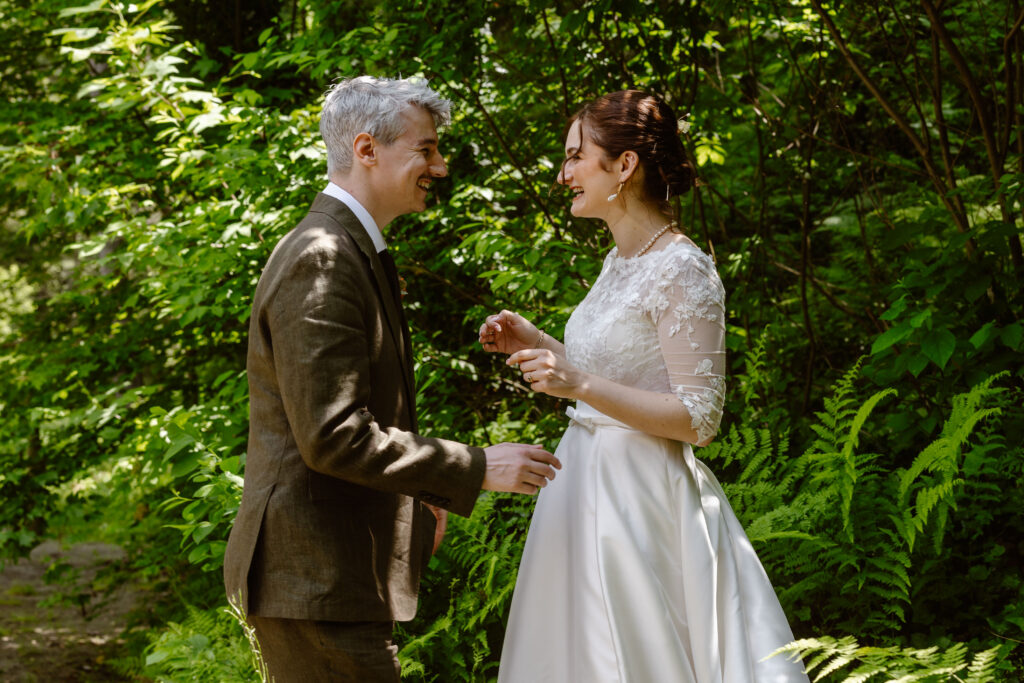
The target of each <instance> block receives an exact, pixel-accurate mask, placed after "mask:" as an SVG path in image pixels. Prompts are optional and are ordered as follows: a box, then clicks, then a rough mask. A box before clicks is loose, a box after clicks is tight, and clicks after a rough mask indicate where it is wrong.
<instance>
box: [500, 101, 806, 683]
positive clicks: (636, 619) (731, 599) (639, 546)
mask: <svg viewBox="0 0 1024 683" xmlns="http://www.w3.org/2000/svg"><path fill="white" fill-rule="evenodd" d="M570 123H571V125H570V127H569V129H568V133H567V135H566V140H565V157H566V158H565V161H564V163H563V165H562V170H561V172H560V173H559V175H558V182H559V183H561V184H563V185H566V186H568V187H569V189H570V190H571V192H572V213H573V215H574V216H581V217H589V218H597V219H600V220H602V221H604V222H605V223H606V224H607V225H608V229H609V230H610V231H611V233H612V236H613V238H614V240H615V247H614V248H613V249H612V250H611V252H610V253H609V254H608V256H607V258H606V259H605V261H604V266H603V268H602V270H601V274H600V276H599V277H598V278H597V281H596V282H595V283H594V285H593V287H592V288H591V289H590V292H589V293H588V294H587V296H586V298H584V300H583V301H582V302H581V303H580V304H579V306H578V307H577V308H576V310H575V311H574V312H573V314H572V316H571V317H570V318H569V322H568V324H567V325H566V328H565V340H566V341H565V345H564V346H563V344H562V343H560V342H559V341H557V340H556V339H553V338H552V337H550V336H549V335H547V334H546V333H545V332H543V331H541V330H539V329H537V327H536V326H534V325H533V324H532V323H530V322H529V321H527V320H526V319H525V318H523V317H522V316H520V315H518V314H515V313H512V312H509V311H502V312H500V313H498V314H496V315H492V316H489V317H488V318H487V320H486V321H485V322H484V324H483V325H482V326H481V328H480V341H481V343H482V344H483V346H484V348H485V349H486V350H488V351H494V352H500V353H506V354H510V355H509V357H508V360H507V362H508V364H509V365H513V366H518V368H519V371H520V372H521V373H522V375H523V378H524V379H525V381H526V382H528V383H529V384H530V387H531V388H532V389H533V390H534V391H540V392H544V393H546V394H550V395H552V396H558V397H561V398H567V399H574V400H575V401H576V405H575V407H574V408H569V409H568V411H567V413H568V415H569V418H570V423H569V427H568V429H567V430H566V432H565V434H564V436H563V437H562V440H561V443H560V444H559V446H558V451H557V453H556V455H557V456H558V458H560V459H561V461H562V463H563V468H564V469H563V471H562V475H561V476H559V477H558V478H557V479H556V480H554V481H552V482H551V483H550V484H549V485H548V486H547V487H546V488H545V489H544V491H543V492H542V493H541V494H540V496H539V498H538V500H537V507H536V512H535V513H534V517H533V520H532V523H531V526H530V531H529V535H528V537H527V541H526V548H525V550H524V553H523V560H522V564H521V565H520V568H519V578H518V581H517V583H516V589H515V596H514V598H513V600H512V611H511V615H510V617H509V623H508V630H507V631H506V634H505V645H504V648H503V651H502V657H501V667H500V669H499V681H501V682H502V683H545V682H548V683H600V682H604V681H608V682H611V681H621V682H623V683H627V682H629V683H686V682H694V683H712V682H718V681H729V682H733V681H736V682H739V681H773V682H774V681H778V682H783V681H787V682H788V681H806V680H807V677H806V676H805V675H804V673H803V667H802V666H801V665H800V663H799V662H792V661H788V660H786V659H785V658H784V657H783V656H781V655H780V656H776V657H772V658H768V659H766V657H767V656H768V655H769V654H770V653H771V652H773V651H774V650H775V649H776V648H778V647H780V646H782V645H784V644H785V643H787V642H789V641H791V640H792V639H793V635H792V632H791V631H790V628H789V625H788V623H787V621H786V617H785V614H783V611H782V608H781V606H780V605H779V601H778V599H777V598H776V596H775V592H774V590H773V589H772V586H771V584H770V583H769V580H768V577H767V575H766V574H765V572H764V569H763V568H762V567H761V563H760V561H759V560H758V559H757V555H756V554H755V552H754V549H753V547H752V546H751V544H750V541H749V540H748V539H747V537H746V534H745V533H744V532H743V528H742V526H741V525H740V523H739V521H738V520H737V519H736V516H735V514H734V513H733V511H732V508H731V507H730V506H729V503H728V501H727V500H726V498H725V494H724V493H723V492H722V488H721V486H720V485H719V483H718V481H717V480H716V479H715V477H714V475H713V474H712V473H711V471H710V470H709V469H708V468H707V467H706V466H705V465H704V463H702V462H701V461H699V460H697V459H696V458H695V457H694V455H693V448H692V445H691V444H695V445H699V446H702V445H706V444H708V443H710V442H711V440H712V439H713V438H714V436H715V434H716V432H717V431H718V425H719V422H720V420H721V417H722V405H723V402H724V392H725V378H724V375H725V346H724V338H725V307H724V306H725V292H724V289H723V287H722V283H721V280H719V277H718V273H717V271H716V270H715V265H714V263H713V262H712V260H711V258H710V257H708V256H707V255H706V254H705V253H704V252H702V251H701V250H700V249H699V248H698V247H697V246H696V245H695V244H694V243H693V242H692V241H691V240H690V239H688V238H687V237H686V236H685V235H683V234H682V232H681V231H680V229H679V228H678V226H677V224H676V222H675V221H673V220H670V216H671V213H672V210H671V205H670V203H669V198H670V197H673V196H676V195H681V194H683V193H685V192H687V191H688V190H689V189H690V188H691V187H692V186H693V182H694V176H693V171H692V169H691V167H690V166H689V164H688V163H687V162H686V158H685V153H684V150H683V146H682V143H681V141H680V139H679V135H678V132H677V123H676V118H675V116H674V114H673V112H672V110H671V108H670V107H669V106H668V105H667V104H665V103H664V102H662V101H661V100H660V99H658V98H656V97H654V96H651V95H648V94H645V93H642V92H638V91H624V92H616V93H611V94H609V95H605V96H603V97H600V98H598V99H597V100H595V101H593V102H591V103H589V104H587V105H585V106H584V107H583V108H582V109H580V111H579V112H577V113H576V115H575V116H574V117H573V118H572V119H571V122H570Z"/></svg>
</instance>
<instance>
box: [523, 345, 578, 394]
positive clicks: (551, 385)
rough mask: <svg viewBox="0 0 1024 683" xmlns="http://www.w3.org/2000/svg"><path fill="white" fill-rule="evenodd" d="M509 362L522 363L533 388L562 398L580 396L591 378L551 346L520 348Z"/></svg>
mask: <svg viewBox="0 0 1024 683" xmlns="http://www.w3.org/2000/svg"><path fill="white" fill-rule="evenodd" d="M505 362H506V363H507V364H508V365H518V366H519V371H520V372H521V373H523V379H524V380H526V381H527V382H528V383H529V384H530V388H531V389H533V390H534V391H540V392H543V393H545V394H548V395H550V396H557V397H558V398H569V399H577V398H580V394H581V393H582V391H583V390H584V388H585V385H586V382H587V378H588V377H589V376H588V375H587V373H585V372H581V371H580V370H577V369H576V368H575V367H574V366H572V365H570V364H569V362H568V361H566V360H565V358H563V357H562V356H559V355H557V354H555V353H552V352H551V351H548V350H547V349H524V350H522V351H516V352H515V353H513V354H512V355H511V356H509V357H508V360H506V361H505Z"/></svg>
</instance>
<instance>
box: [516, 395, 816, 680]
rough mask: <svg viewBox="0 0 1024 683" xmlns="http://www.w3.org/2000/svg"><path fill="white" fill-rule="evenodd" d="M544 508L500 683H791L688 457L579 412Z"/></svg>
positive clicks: (776, 611) (746, 550)
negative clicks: (749, 682) (775, 652)
mask: <svg viewBox="0 0 1024 683" xmlns="http://www.w3.org/2000/svg"><path fill="white" fill-rule="evenodd" d="M568 412H569V414H570V417H571V418H572V419H571V422H570V425H569V428H568V429H567V430H566V432H565V434H564V436H563V437H562V440H561V442H560V444H559V446H558V449H557V451H556V455H557V456H558V457H559V459H560V460H561V461H562V470H561V471H560V472H559V473H558V476H557V477H555V479H554V481H552V482H550V483H549V484H548V486H547V487H546V488H544V489H543V490H542V491H541V492H540V494H539V497H538V500H537V507H536V511H535V512H534V516H533V520H532V522H531V524H530V531H529V535H528V536H527V540H526V547H525V550H524V553H523V559H522V563H521V565H520V567H519V577H518V579H517V582H516V588H515V595H514V597H513V600H512V610H511V613H510V616H509V622H508V628H507V630H506V633H505V643H504V647H503V649H502V655H501V667H500V669H499V674H498V680H499V682H500V683H605V682H607V683H613V682H615V683H718V682H728V683H740V682H746V681H758V682H771V683H784V682H786V683H789V682H791V681H807V680H808V679H807V676H806V675H805V674H804V673H803V666H802V664H800V663H799V662H793V661H789V660H787V659H786V658H785V656H784V655H778V656H775V657H772V658H770V659H767V660H765V658H766V657H767V656H768V655H769V654H770V653H771V652H773V651H774V650H775V649H777V648H778V647H780V646H782V645H785V644H786V643H788V642H790V641H792V640H793V635H792V631H791V630H790V628H789V624H788V623H787V621H786V616H785V614H784V613H783V611H782V607H781V606H780V604H779V601H778V598H777V597H776V595H775V591H774V589H773V588H772V585H771V583H770V582H769V580H768V577H767V575H766V574H765V572H764V569H763V567H762V566H761V562H760V561H759V560H758V559H757V555H756V553H755V552H754V549H753V547H752V546H751V544H750V541H749V540H748V539H747V536H746V534H745V533H744V531H743V527H742V526H741V525H740V523H739V520H738V519H737V518H736V515H735V514H734V513H733V511H732V508H731V507H730V506H729V503H728V501H727V500H726V498H725V493H724V492H723V491H722V487H721V486H720V485H719V483H718V481H717V480H716V479H715V476H714V475H713V474H712V473H711V471H710V470H709V469H708V468H707V467H706V466H705V465H704V464H703V463H702V462H700V461H699V460H697V459H696V458H695V457H694V456H693V450H692V449H691V447H690V445H689V444H683V443H681V442H678V441H671V440H668V439H662V438H659V437H654V436H650V435H648V434H645V433H643V432H639V431H637V430H635V429H632V428H630V427H627V426H626V425H624V424H622V423H620V422H616V421H615V420H612V419H611V418H609V417H607V416H605V415H603V414H601V413H598V412H597V411H595V410H594V409H592V408H590V407H589V406H586V405H585V404H582V403H581V404H579V405H578V407H577V409H575V410H574V409H573V408H570V409H569V411H568Z"/></svg>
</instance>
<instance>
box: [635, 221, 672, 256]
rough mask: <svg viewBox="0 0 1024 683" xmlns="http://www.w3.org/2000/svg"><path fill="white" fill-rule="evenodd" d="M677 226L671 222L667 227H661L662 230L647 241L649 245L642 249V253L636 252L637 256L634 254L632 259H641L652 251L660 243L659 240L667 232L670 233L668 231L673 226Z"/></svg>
mask: <svg viewBox="0 0 1024 683" xmlns="http://www.w3.org/2000/svg"><path fill="white" fill-rule="evenodd" d="M675 224H676V222H675V221H669V222H668V223H666V224H665V225H663V226H661V228H660V229H659V230H658V232H656V233H654V236H653V237H651V239H650V240H648V241H647V244H645V245H644V248H643V249H641V250H640V251H638V252H636V253H635V254H633V256H631V257H630V258H640V257H641V256H643V255H644V254H646V253H647V250H648V249H650V248H651V247H653V246H654V243H655V242H657V241H658V238H659V237H661V236H662V235H664V234H665V233H666V232H668V229H669V228H671V227H672V226H674V225H675Z"/></svg>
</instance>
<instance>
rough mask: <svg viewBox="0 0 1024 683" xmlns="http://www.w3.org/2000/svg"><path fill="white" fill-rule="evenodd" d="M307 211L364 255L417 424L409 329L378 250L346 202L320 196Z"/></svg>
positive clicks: (412, 415) (410, 408) (410, 415)
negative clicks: (323, 217) (333, 225)
mask: <svg viewBox="0 0 1024 683" xmlns="http://www.w3.org/2000/svg"><path fill="white" fill-rule="evenodd" d="M310 211H318V212H321V213H325V214H327V215H329V216H331V217H332V218H334V220H336V221H337V222H338V224H339V225H340V226H341V227H342V228H344V229H345V231H346V232H347V233H348V234H349V235H350V236H351V237H352V239H353V241H355V243H356V245H357V246H358V247H359V250H360V251H361V252H362V253H363V257H364V258H365V259H366V263H367V264H368V265H369V267H370V273H371V275H372V276H373V280H374V282H375V283H376V285H377V298H378V299H379V300H380V305H381V308H382V309H383V310H384V317H385V318H386V319H387V323H388V330H389V331H390V332H391V337H392V339H393V340H394V342H395V348H397V349H398V354H399V356H400V360H401V365H402V379H403V381H404V382H405V390H406V395H407V396H408V397H409V400H408V401H406V405H407V406H408V407H409V419H410V421H411V423H412V424H413V425H414V429H415V425H416V410H415V407H414V406H415V401H416V392H415V380H414V377H413V369H412V344H411V341H410V339H409V332H408V326H407V325H406V322H405V315H404V314H403V311H402V309H401V308H400V307H399V305H398V304H396V302H395V297H394V296H393V295H392V291H391V285H390V284H389V283H388V276H387V274H386V273H385V271H384V265H383V264H382V263H381V261H380V256H379V255H378V254H377V249H376V247H375V246H374V244H373V240H371V239H370V236H369V235H368V234H367V232H366V229H365V228H363V224H362V223H360V222H359V219H358V218H356V215H355V214H354V213H352V211H351V210H350V209H349V208H348V207H347V206H345V203H344V202H342V201H339V200H337V199H335V198H334V197H331V196H329V195H325V194H323V193H320V194H318V195H317V197H316V199H315V200H313V205H312V206H311V207H310Z"/></svg>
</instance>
